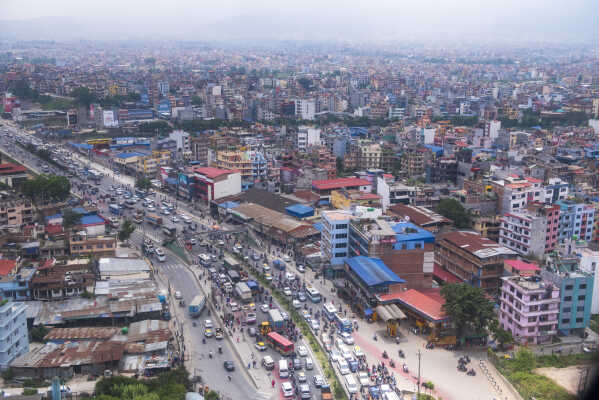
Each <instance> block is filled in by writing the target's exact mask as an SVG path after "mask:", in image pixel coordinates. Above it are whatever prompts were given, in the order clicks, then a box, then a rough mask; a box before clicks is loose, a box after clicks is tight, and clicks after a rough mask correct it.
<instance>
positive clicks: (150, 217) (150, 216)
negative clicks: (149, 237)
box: [146, 214, 162, 226]
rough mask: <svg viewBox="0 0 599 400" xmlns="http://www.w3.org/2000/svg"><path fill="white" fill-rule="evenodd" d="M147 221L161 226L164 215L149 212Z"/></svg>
mask: <svg viewBox="0 0 599 400" xmlns="http://www.w3.org/2000/svg"><path fill="white" fill-rule="evenodd" d="M146 222H147V223H149V224H151V225H155V226H160V225H162V217H160V216H158V215H156V214H147V215H146Z"/></svg>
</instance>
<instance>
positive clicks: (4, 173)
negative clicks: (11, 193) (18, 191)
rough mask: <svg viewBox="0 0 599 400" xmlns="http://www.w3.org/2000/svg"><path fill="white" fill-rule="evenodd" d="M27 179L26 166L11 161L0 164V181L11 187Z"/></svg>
mask: <svg viewBox="0 0 599 400" xmlns="http://www.w3.org/2000/svg"><path fill="white" fill-rule="evenodd" d="M25 180H27V168H25V167H23V166H22V165H18V164H13V163H4V164H0V182H1V183H4V184H5V185H8V186H10V187H12V188H14V187H17V186H19V185H20V184H21V183H23V182H24V181H25Z"/></svg>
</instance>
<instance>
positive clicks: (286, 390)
mask: <svg viewBox="0 0 599 400" xmlns="http://www.w3.org/2000/svg"><path fill="white" fill-rule="evenodd" d="M281 391H282V392H283V397H293V386H291V382H289V381H286V382H283V383H281Z"/></svg>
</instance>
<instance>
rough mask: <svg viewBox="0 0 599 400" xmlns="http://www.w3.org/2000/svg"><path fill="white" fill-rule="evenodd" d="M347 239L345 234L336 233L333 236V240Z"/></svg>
mask: <svg viewBox="0 0 599 400" xmlns="http://www.w3.org/2000/svg"><path fill="white" fill-rule="evenodd" d="M346 237H347V233H338V234H336V235H335V239H345V238H346Z"/></svg>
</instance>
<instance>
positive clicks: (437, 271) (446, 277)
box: [433, 263, 462, 283]
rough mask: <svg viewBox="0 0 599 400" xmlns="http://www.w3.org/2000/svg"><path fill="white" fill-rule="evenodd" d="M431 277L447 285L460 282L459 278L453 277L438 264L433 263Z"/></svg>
mask: <svg viewBox="0 0 599 400" xmlns="http://www.w3.org/2000/svg"><path fill="white" fill-rule="evenodd" d="M433 275H435V276H436V277H437V278H439V279H441V280H442V281H443V282H447V283H459V282H462V280H461V279H460V278H458V277H457V276H455V275H454V274H452V273H451V272H449V271H446V270H444V269H443V268H442V267H441V266H440V265H439V264H437V263H435V266H434V267H433Z"/></svg>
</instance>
